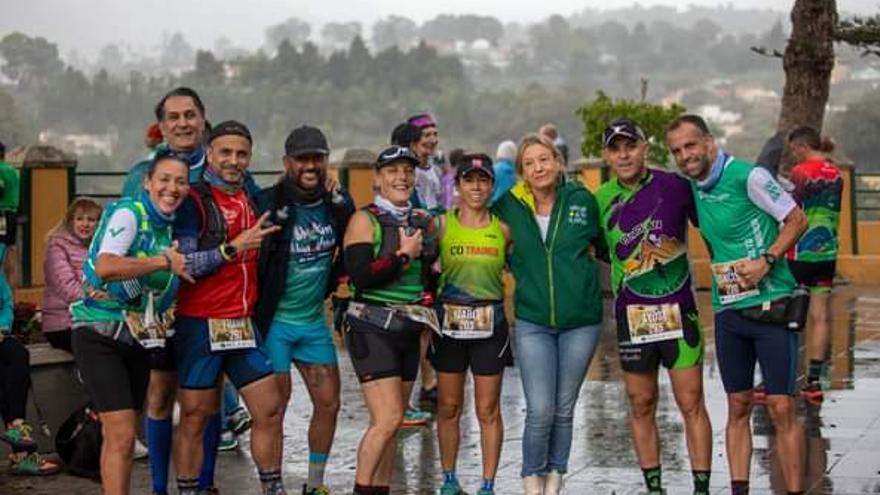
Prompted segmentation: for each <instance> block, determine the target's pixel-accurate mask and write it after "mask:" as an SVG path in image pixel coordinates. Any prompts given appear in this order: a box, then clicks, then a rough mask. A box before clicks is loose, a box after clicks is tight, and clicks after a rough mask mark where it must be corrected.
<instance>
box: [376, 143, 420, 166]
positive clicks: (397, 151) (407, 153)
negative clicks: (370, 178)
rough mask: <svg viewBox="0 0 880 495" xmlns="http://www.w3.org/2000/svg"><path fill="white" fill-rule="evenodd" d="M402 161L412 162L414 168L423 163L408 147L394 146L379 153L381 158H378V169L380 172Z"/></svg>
mask: <svg viewBox="0 0 880 495" xmlns="http://www.w3.org/2000/svg"><path fill="white" fill-rule="evenodd" d="M400 160H403V161H406V162H410V163H411V164H412V165H413V167H418V166H419V164H420V163H421V161H419V157H417V156H416V155H415V153H413V152H412V151H411V150H410V149H409V148H407V147H406V146H397V145H394V146H389V147H388V148H385V149H384V150H382V151H381V152H380V153H379V156H377V157H376V169H377V170H378V169H380V168H382V167H385V166H387V165H391V164H392V163H394V162H397V161H400Z"/></svg>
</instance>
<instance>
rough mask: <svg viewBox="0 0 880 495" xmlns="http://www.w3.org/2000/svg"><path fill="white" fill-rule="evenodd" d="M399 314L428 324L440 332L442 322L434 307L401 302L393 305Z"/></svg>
mask: <svg viewBox="0 0 880 495" xmlns="http://www.w3.org/2000/svg"><path fill="white" fill-rule="evenodd" d="M391 308H392V309H394V311H395V312H396V313H397V315H398V316H401V317H403V318H406V319H408V320H411V321H414V322H416V323H421V324H422V325H427V326H429V327H431V330H433V331H434V332H438V333H439V332H440V323H439V322H438V321H437V312H436V311H434V308H429V307H426V306H419V305H416V304H400V305H395V306H391Z"/></svg>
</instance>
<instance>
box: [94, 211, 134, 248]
mask: <svg viewBox="0 0 880 495" xmlns="http://www.w3.org/2000/svg"><path fill="white" fill-rule="evenodd" d="M136 234H137V218H135V216H134V212H133V211H131V210H129V209H127V208H120V209H118V210H116V211H115V212H113V215H111V216H110V219H109V220H108V221H107V228H106V229H104V237H103V238H102V239H101V247H100V248H99V249H98V254H104V253H107V254H115V255H117V256H125V255H126V254H128V248H130V247H131V245H132V243H133V242H134V237H135V235H136Z"/></svg>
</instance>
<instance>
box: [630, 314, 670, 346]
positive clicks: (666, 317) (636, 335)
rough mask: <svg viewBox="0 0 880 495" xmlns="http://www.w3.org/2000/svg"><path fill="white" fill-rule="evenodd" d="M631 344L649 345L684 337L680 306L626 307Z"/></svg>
mask: <svg viewBox="0 0 880 495" xmlns="http://www.w3.org/2000/svg"><path fill="white" fill-rule="evenodd" d="M626 321H627V325H628V328H629V341H630V343H631V344H647V343H649V342H661V341H664V340H675V339H680V338H682V337H684V325H683V324H682V320H681V308H680V307H679V305H678V304H631V305H629V306H627V307H626Z"/></svg>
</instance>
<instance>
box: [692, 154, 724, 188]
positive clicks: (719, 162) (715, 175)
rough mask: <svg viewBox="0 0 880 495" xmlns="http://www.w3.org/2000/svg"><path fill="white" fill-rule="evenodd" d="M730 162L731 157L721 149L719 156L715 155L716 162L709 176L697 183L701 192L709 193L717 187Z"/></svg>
mask: <svg viewBox="0 0 880 495" xmlns="http://www.w3.org/2000/svg"><path fill="white" fill-rule="evenodd" d="M728 161H730V155H728V154H727V153H725V152H723V151H722V150H720V149H719V150H718V154H717V155H715V161H714V162H713V163H712V166H711V167H710V168H709V175H708V176H706V178H705V179H703V180H698V181H697V188H698V189H699V190H701V191H708V190H709V189H712V188H713V187H715V184H717V183H718V181H719V180H720V179H721V173H722V172H724V167H726V166H727V162H728Z"/></svg>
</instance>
